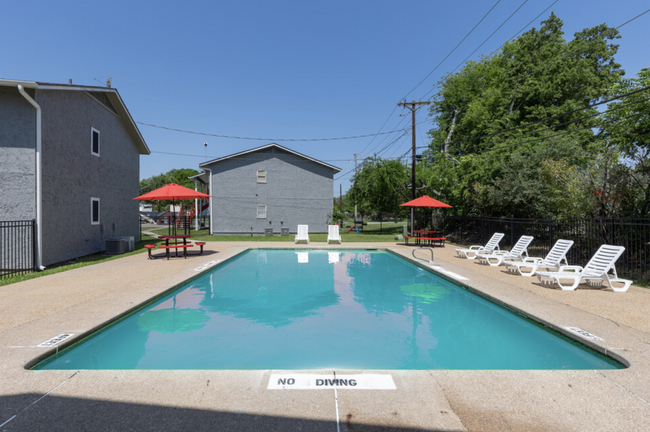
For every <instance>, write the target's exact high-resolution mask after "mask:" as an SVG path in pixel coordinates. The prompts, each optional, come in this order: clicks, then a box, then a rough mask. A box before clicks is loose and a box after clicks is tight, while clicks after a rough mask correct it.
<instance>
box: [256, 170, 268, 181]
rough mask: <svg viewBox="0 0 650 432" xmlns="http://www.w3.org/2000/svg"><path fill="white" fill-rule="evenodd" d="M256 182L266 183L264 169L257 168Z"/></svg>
mask: <svg viewBox="0 0 650 432" xmlns="http://www.w3.org/2000/svg"><path fill="white" fill-rule="evenodd" d="M257 182H258V183H266V170H257Z"/></svg>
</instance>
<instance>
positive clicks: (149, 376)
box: [0, 242, 650, 432]
mask: <svg viewBox="0 0 650 432" xmlns="http://www.w3.org/2000/svg"><path fill="white" fill-rule="evenodd" d="M266 246H268V247H294V244H293V242H287V243H277V242H273V243H266V244H265V243H257V242H256V243H245V242H230V243H226V242H219V243H208V244H207V245H206V247H205V250H206V252H205V255H204V256H196V255H192V256H189V257H188V258H187V259H182V258H175V259H170V260H164V259H156V260H148V259H147V257H146V253H145V254H139V255H135V256H129V257H124V258H121V259H117V260H113V261H109V262H105V263H102V264H97V265H93V266H88V267H84V268H80V269H75V270H70V271H67V272H64V273H58V274H54V275H51V276H47V277H41V278H37V279H33V280H30V281H25V282H22V283H17V284H12V285H8V286H4V287H0V317H1V319H0V358H1V359H2V361H1V362H0V430H2V431H58V430H60V431H98V430H102V431H107V430H108V431H112V430H114V431H129V430H133V431H160V430H228V431H240V430H241V431H259V430H297V431H298V430H302V431H321V430H322V431H411V430H426V431H482V432H483V431H643V430H649V429H650V427H649V425H650V314H649V313H648V311H650V290H647V289H644V288H639V287H635V286H633V287H631V288H630V290H629V291H628V292H627V293H624V294H621V293H614V292H612V291H611V290H608V289H606V288H605V289H596V288H591V287H587V286H582V285H581V286H580V287H579V288H578V290H576V291H575V292H562V291H560V290H558V289H553V288H552V287H548V286H542V285H541V284H539V283H537V279H531V278H524V277H521V276H515V275H511V274H508V273H506V272H505V270H504V269H503V268H501V267H500V268H494V267H488V266H483V265H480V264H478V263H476V262H474V261H469V260H464V259H460V258H457V257H455V254H454V251H453V246H451V245H447V246H446V247H445V248H436V249H435V259H434V263H435V264H434V269H435V270H437V271H439V272H442V274H443V275H446V276H447V277H449V278H455V277H457V276H460V277H463V278H466V280H464V283H465V284H466V285H467V287H468V288H469V289H472V290H475V291H477V292H480V293H481V294H483V295H485V296H487V297H490V298H491V299H493V300H494V301H496V302H498V303H501V304H505V305H507V306H508V307H510V308H512V309H515V310H517V311H519V312H520V313H522V314H524V315H527V316H530V317H534V319H536V320H538V321H541V322H543V323H546V324H547V325H549V326H551V327H553V328H555V329H556V330H558V331H560V332H563V333H565V334H567V335H569V336H570V337H573V338H580V337H579V336H577V335H575V334H573V333H571V332H570V331H568V330H566V329H565V327H569V326H572V327H578V328H580V329H583V330H585V331H587V332H589V333H591V334H594V335H596V336H598V337H600V338H602V339H603V340H601V341H590V340H587V339H581V340H582V341H583V342H584V343H587V344H589V345H590V346H592V347H594V348H596V349H598V350H600V351H601V352H607V353H610V354H611V355H613V356H615V357H617V358H619V359H620V360H621V361H623V362H624V363H625V364H629V367H628V368H626V369H622V370H588V371H573V370H570V371H509V370H502V371H452V370H431V371H337V373H341V374H352V373H356V374H369V373H372V374H377V373H381V374H390V375H391V376H392V378H393V381H394V382H395V384H396V389H395V390H347V389H339V390H337V391H335V390H269V389H268V385H269V378H270V376H271V374H274V373H286V371H271V370H261V371H141V370H135V371H133V370H128V371H126V370H125V371H119V370H118V371H92V370H80V371H30V370H27V369H26V368H25V367H26V365H29V364H32V363H33V362H34V361H35V360H36V359H37V358H39V357H42V356H44V355H45V354H46V353H47V352H49V351H50V350H51V349H48V348H41V347H37V345H39V344H40V343H42V342H44V341H46V340H49V339H50V338H52V337H54V336H57V335H60V334H64V333H74V334H75V337H76V336H78V335H80V334H83V333H86V332H88V331H91V330H92V329H95V328H98V327H101V326H102V324H103V323H105V322H107V321H109V320H112V319H113V318H114V317H116V316H118V315H121V314H124V313H126V312H127V311H129V310H131V309H133V308H135V307H137V306H138V305H139V304H141V303H143V302H146V301H147V300H148V299H150V298H152V297H154V296H156V295H157V294H160V293H161V292H164V291H166V290H168V289H170V288H171V287H174V286H175V285H177V284H180V283H181V282H183V281H184V280H186V279H188V278H191V277H194V276H196V275H197V274H198V273H199V272H198V271H197V270H196V269H197V268H199V267H201V266H203V265H205V264H208V263H211V262H213V261H217V260H225V259H227V258H229V257H232V256H233V255H235V254H237V253H239V252H240V251H242V250H244V249H245V248H247V247H254V248H258V247H266ZM366 246H367V247H373V248H375V247H381V248H390V249H391V250H393V251H395V252H396V253H399V254H402V255H404V256H405V257H409V258H410V257H411V253H412V250H413V247H407V246H403V245H395V244H394V243H390V244H377V243H372V244H359V243H354V244H353V243H348V244H344V245H343V247H350V248H359V247H366ZM301 247H303V246H301ZM308 247H317V248H337V247H338V246H337V247H335V246H327V245H325V244H324V243H321V244H318V243H313V242H312V243H310V245H309V246H308ZM192 252H193V253H194V254H195V253H196V251H192ZM158 254H160V252H159V253H158ZM419 254H421V255H422V256H423V257H426V254H425V253H424V252H422V251H420V252H419ZM424 266H427V265H424ZM295 373H296V374H305V373H307V372H306V371H296V372H295ZM311 373H314V374H323V376H325V377H330V376H332V372H329V371H312V372H311Z"/></svg>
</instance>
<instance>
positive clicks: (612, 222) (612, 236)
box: [609, 217, 616, 245]
mask: <svg viewBox="0 0 650 432" xmlns="http://www.w3.org/2000/svg"><path fill="white" fill-rule="evenodd" d="M609 220H610V221H611V223H610V225H611V228H610V229H611V231H612V234H611V236H610V238H611V240H612V242H611V243H610V244H612V245H615V244H616V243H615V241H614V218H613V217H611V218H609Z"/></svg>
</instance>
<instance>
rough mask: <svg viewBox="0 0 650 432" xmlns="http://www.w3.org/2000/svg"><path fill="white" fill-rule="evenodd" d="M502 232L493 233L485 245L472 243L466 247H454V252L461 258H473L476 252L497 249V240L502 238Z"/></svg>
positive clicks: (490, 251)
mask: <svg viewBox="0 0 650 432" xmlns="http://www.w3.org/2000/svg"><path fill="white" fill-rule="evenodd" d="M503 236H504V234H503V233H494V234H492V238H491V239H490V240H489V241H488V242H487V243H486V244H485V246H480V245H472V246H470V247H469V248H467V249H456V253H457V254H458V256H459V257H461V258H467V259H470V260H473V259H474V258H476V254H477V253H492V252H494V250H495V249H496V250H498V249H499V242H500V241H501V239H502V238H503Z"/></svg>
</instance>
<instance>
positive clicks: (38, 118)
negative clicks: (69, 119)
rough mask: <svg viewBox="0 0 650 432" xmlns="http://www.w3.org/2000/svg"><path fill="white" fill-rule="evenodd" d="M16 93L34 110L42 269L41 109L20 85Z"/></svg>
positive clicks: (38, 253)
mask: <svg viewBox="0 0 650 432" xmlns="http://www.w3.org/2000/svg"><path fill="white" fill-rule="evenodd" d="M18 91H19V92H20V94H21V95H23V97H24V98H25V99H27V102H29V103H30V104H32V106H33V107H34V108H36V268H37V269H38V270H45V267H43V265H42V263H43V206H42V203H43V172H42V169H41V107H40V105H39V104H37V103H36V101H35V100H34V99H32V98H31V97H30V96H29V95H28V94H27V92H26V91H25V89H24V88H23V86H22V85H20V84H18Z"/></svg>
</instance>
